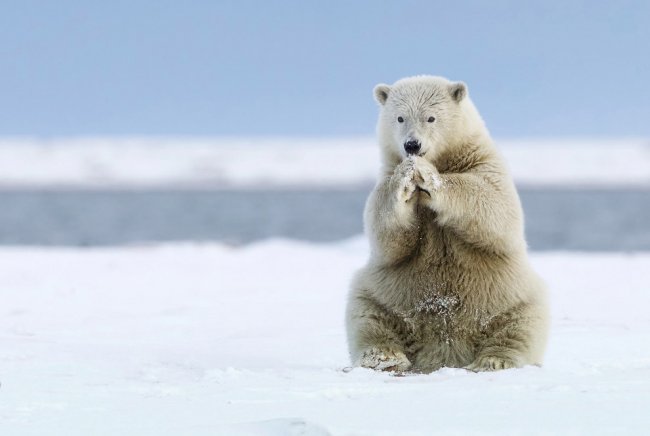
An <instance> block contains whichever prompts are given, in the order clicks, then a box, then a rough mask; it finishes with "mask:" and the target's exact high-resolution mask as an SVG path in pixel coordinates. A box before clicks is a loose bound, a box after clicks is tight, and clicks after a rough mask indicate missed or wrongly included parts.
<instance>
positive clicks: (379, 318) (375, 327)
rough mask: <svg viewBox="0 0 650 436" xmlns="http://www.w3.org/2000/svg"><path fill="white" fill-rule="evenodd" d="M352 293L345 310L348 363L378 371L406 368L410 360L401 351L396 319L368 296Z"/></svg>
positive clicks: (409, 364)
mask: <svg viewBox="0 0 650 436" xmlns="http://www.w3.org/2000/svg"><path fill="white" fill-rule="evenodd" d="M355 294H356V293H354V292H353V295H352V297H351V299H350V302H349V303H348V313H347V330H348V345H349V348H350V356H351V358H352V363H353V364H354V365H355V366H361V367H364V368H372V369H377V370H382V371H398V372H402V371H408V370H409V369H410V368H411V362H410V361H409V359H408V357H407V356H406V354H405V352H404V345H403V340H402V338H401V337H400V334H399V332H400V330H401V326H400V324H399V320H397V319H396V317H395V316H393V315H391V314H390V313H388V312H387V311H386V310H385V309H383V308H382V307H381V306H380V305H379V304H377V303H376V302H375V301H374V300H373V299H372V298H371V297H369V296H363V295H355Z"/></svg>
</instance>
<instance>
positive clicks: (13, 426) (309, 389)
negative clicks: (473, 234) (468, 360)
mask: <svg viewBox="0 0 650 436" xmlns="http://www.w3.org/2000/svg"><path fill="white" fill-rule="evenodd" d="M366 254H367V247H366V243H365V242H364V239H362V238H355V239H352V240H348V241H343V242H339V243H335V244H325V245H313V244H307V243H300V242H291V241H283V240H271V241H266V242H260V243H256V244H253V245H249V246H245V247H239V248H233V247H229V246H226V245H215V244H209V245H190V244H177V245H163V246H141V247H126V248H108V249H65V248H53V249H42V248H20V247H13V248H12V247H4V248H0V265H2V268H1V269H0V382H1V386H0V434H1V435H3V436H19V435H20V436H26V435H39V436H40V435H84V436H85V435H139V436H147V435H156V436H159V435H194V436H198V435H286V434H304V435H325V434H332V435H372V436H375V435H391V436H393V435H432V434H444V435H455V434H457V435H472V434H494V435H496V434H498V435H504V434H506V435H507V434H526V435H533V434H553V435H555V434H562V435H567V434H584V435H599V434H617V435H623V434H646V433H647V431H648V428H649V427H650V414H649V413H648V410H649V408H650V315H649V311H648V308H650V285H649V281H648V277H649V276H648V271H650V254H642V253H639V254H617V253H610V254H581V253H567V252H564V253H544V254H539V253H534V254H533V255H532V258H533V262H534V265H535V267H536V268H537V270H538V271H539V272H540V273H541V274H542V275H543V276H544V277H545V278H546V280H547V281H548V284H549V287H550V293H551V298H552V313H553V323H552V333H551V336H550V344H549V348H548V355H547V359H546V364H545V366H544V367H542V368H537V367H527V368H523V369H517V370H508V371H502V372H496V373H482V374H474V373H469V372H466V371H464V370H459V369H443V370H441V371H438V372H436V373H434V374H430V375H417V376H415V375H414V376H406V377H394V376H391V375H389V374H384V373H375V372H372V371H369V370H364V369H354V370H352V371H351V372H346V371H343V369H344V368H345V367H346V366H347V365H348V361H347V354H346V346H345V335H344V330H343V310H344V305H345V295H346V292H347V286H348V281H349V279H350V275H351V274H352V272H353V271H354V270H355V269H356V268H357V267H359V266H360V265H362V263H363V262H364V261H365V258H366Z"/></svg>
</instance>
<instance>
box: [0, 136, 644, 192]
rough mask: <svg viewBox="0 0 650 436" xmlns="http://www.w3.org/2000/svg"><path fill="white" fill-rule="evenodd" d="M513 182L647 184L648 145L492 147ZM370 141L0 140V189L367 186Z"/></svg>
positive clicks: (374, 165)
mask: <svg viewBox="0 0 650 436" xmlns="http://www.w3.org/2000/svg"><path fill="white" fill-rule="evenodd" d="M497 143H498V145H499V148H500V149H501V150H502V152H503V154H504V155H505V157H506V159H507V161H508V164H509V166H510V168H511V170H512V173H513V175H514V177H515V181H516V182H517V183H519V184H534V185H538V186H539V185H550V186H561V185H574V186H650V141H649V140H643V139H618V140H617V139H612V140H589V139H584V140H551V139H549V140H543V141H539V140H537V141H533V140H510V141H497ZM378 156H379V153H378V149H377V146H376V145H375V142H374V139H372V138H333V139H304V140H302V139H295V138H292V139H269V138H259V139H256V138H248V139H247V138H243V139H242V138H232V139H228V138H213V139H209V138H208V139H196V138H195V139H192V138H158V139H157V138H123V139H116V138H76V139H55V140H38V139H11V138H4V139H0V188H3V187H4V188H11V187H24V188H29V187H38V188H42V187H46V188H53V187H54V188H56V187H57V186H65V187H81V188H85V187H90V188H92V187H103V188H121V187H135V188H138V187H149V188H150V187H168V186H176V187H178V186H189V187H199V188H227V187H240V188H241V187H243V188H253V189H254V188H269V187H278V186H280V187H283V186H301V187H305V186H325V187H328V186H343V185H355V184H370V183H372V182H373V181H374V179H375V177H376V175H377V170H378V165H379V163H378V162H379V159H378Z"/></svg>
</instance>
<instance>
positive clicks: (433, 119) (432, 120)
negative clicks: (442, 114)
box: [427, 117, 436, 123]
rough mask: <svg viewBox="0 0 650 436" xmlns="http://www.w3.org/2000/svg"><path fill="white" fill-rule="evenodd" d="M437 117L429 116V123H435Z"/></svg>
mask: <svg viewBox="0 0 650 436" xmlns="http://www.w3.org/2000/svg"><path fill="white" fill-rule="evenodd" d="M435 120H436V119H435V118H434V117H429V119H428V120H427V123H433V122H434V121H435Z"/></svg>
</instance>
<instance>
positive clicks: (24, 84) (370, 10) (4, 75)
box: [0, 0, 650, 137]
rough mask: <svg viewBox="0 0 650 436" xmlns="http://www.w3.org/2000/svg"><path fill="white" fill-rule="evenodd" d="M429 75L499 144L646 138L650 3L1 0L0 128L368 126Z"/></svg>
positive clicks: (156, 131) (341, 130)
mask: <svg viewBox="0 0 650 436" xmlns="http://www.w3.org/2000/svg"><path fill="white" fill-rule="evenodd" d="M423 73H428V74H437V75H444V76H447V77H449V78H451V79H454V80H463V81H465V82H466V83H467V84H468V85H469V90H470V95H471V96H472V97H473V99H474V101H475V102H476V104H477V106H478V107H479V110H480V111H481V112H482V114H483V115H484V117H485V119H486V121H487V123H488V127H489V128H490V129H491V130H492V132H493V133H494V134H495V135H497V136H500V137H522V136H527V137H530V136H532V137H534V136H650V85H649V81H650V2H647V1H645V2H641V1H616V2H595V1H572V0H566V1H530V2H528V1H526V2H522V1H458V2H456V1H449V0H445V1H431V0H429V1H404V0H399V1H398V0H393V1H391V2H383V1H356V2H352V1H332V0H328V1H323V0H320V1H308V0H307V1H305V0H303V1H285V2H280V1H278V2H272V1H246V0H237V1H186V2H179V1H160V0H156V1H154V0H147V1H144V0H143V1H137V0H132V1H88V0H86V1H81V0H78V1H65V0H62V1H51V2H50V1H32V0H21V1H14V0H9V1H7V0H5V1H4V2H3V4H2V10H1V13H0V135H38V136H62V135H65V136H69V135H130V134H144V135H290V136H319V135H330V136H331V135H369V134H372V133H373V131H374V124H375V119H376V112H377V111H376V107H375V104H374V102H373V100H372V92H371V91H372V88H373V86H374V85H375V84H376V83H377V82H388V83H390V82H393V81H395V80H396V79H399V78H400V77H403V76H407V75H413V74H423Z"/></svg>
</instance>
